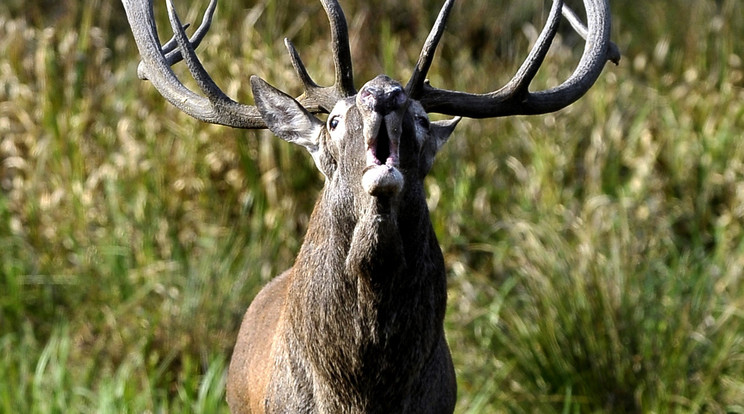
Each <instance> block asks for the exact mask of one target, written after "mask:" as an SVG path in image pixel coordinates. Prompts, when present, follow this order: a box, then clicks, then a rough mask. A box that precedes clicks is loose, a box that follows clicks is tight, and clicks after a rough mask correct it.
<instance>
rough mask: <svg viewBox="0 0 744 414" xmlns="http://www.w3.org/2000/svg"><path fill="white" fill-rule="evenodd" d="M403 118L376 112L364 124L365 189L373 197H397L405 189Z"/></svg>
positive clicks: (363, 183) (397, 115) (394, 113)
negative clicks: (400, 163)
mask: <svg viewBox="0 0 744 414" xmlns="http://www.w3.org/2000/svg"><path fill="white" fill-rule="evenodd" d="M401 126H402V116H401V115H399V114H397V113H396V112H391V113H389V114H387V115H384V116H383V115H381V114H380V113H377V112H372V113H371V114H369V115H368V116H367V119H365V122H364V131H363V134H364V141H365V143H366V146H367V148H366V149H367V155H366V160H367V165H366V167H365V169H364V175H363V176H362V187H364V190H365V191H367V193H369V194H370V195H372V196H375V197H379V196H393V195H396V194H398V193H399V192H400V190H401V189H402V188H403V174H401V173H400V171H399V170H398V161H399V158H398V157H399V148H400V134H401V129H402V128H401Z"/></svg>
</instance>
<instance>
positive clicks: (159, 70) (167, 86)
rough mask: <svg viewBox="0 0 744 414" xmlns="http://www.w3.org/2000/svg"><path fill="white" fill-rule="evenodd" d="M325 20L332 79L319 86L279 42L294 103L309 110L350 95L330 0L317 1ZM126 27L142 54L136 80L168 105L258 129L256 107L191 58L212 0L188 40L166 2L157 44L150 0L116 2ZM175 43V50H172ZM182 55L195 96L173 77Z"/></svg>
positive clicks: (338, 14) (348, 70) (343, 36)
mask: <svg viewBox="0 0 744 414" xmlns="http://www.w3.org/2000/svg"><path fill="white" fill-rule="evenodd" d="M321 1H322V3H323V7H324V9H325V10H326V12H327V14H328V19H329V21H330V23H331V41H332V47H333V55H334V65H335V67H336V83H335V84H334V85H333V86H331V87H320V86H318V85H317V84H316V83H315V82H313V81H312V79H311V78H310V76H309V75H308V74H307V71H306V70H305V67H304V65H303V64H302V61H301V60H300V58H299V55H298V54H297V51H296V50H295V48H294V46H292V44H291V43H290V42H289V41H287V40H285V43H286V44H287V48H288V49H289V53H290V56H291V58H292V64H293V66H294V68H295V70H296V71H297V74H298V76H299V77H300V80H301V81H302V82H303V85H304V87H305V93H303V94H302V96H300V97H299V98H298V101H299V102H300V103H301V104H302V105H303V106H305V107H306V108H307V109H308V110H309V111H310V112H314V113H319V112H330V110H331V109H332V108H333V105H334V104H335V103H336V101H338V99H340V98H342V97H346V96H351V95H353V94H355V93H356V91H355V89H354V86H353V83H354V82H353V75H352V65H351V52H350V48H349V35H348V29H347V26H346V20H345V17H344V14H343V11H341V7H340V6H339V4H338V2H337V1H336V0H321ZM122 4H123V5H124V10H125V11H126V13H127V19H128V20H129V26H130V27H131V29H132V34H133V35H134V40H135V42H136V43H137V48H138V49H139V51H140V56H142V61H141V62H140V65H139V66H138V68H137V73H138V75H139V77H140V78H141V79H149V80H150V81H151V82H152V84H153V86H155V89H157V90H158V92H160V94H161V95H163V97H164V98H165V99H167V100H168V101H169V102H170V103H171V104H173V105H174V106H176V107H177V108H179V109H180V110H182V111H183V112H185V113H187V114H188V115H190V116H192V117H194V118H196V119H199V120H201V121H205V122H210V123H214V124H221V125H227V126H231V127H234V128H247V129H263V128H266V124H265V123H264V121H263V120H262V119H261V116H260V114H259V112H258V109H257V108H256V107H255V106H253V105H245V104H241V103H239V102H236V101H234V100H232V99H230V98H229V97H228V96H227V95H225V93H224V92H222V90H221V89H220V88H219V87H218V86H217V85H216V84H215V83H214V81H213V80H212V78H211V77H210V76H209V74H208V73H207V71H206V70H205V69H204V66H203V65H202V64H201V62H200V61H199V58H198V57H197V56H196V53H195V52H194V49H195V48H196V47H197V46H198V45H199V43H200V42H201V40H202V38H203V37H204V35H205V34H206V32H207V30H208V29H209V26H210V24H211V21H212V16H213V14H214V10H215V8H216V5H217V0H211V1H210V3H209V6H208V7H207V10H206V12H205V14H204V18H203V19H202V23H201V25H200V26H199V28H198V29H197V30H196V32H195V34H194V36H193V38H192V39H191V40H189V39H188V37H187V36H186V33H185V32H184V29H185V28H186V27H187V26H183V25H182V24H181V22H180V21H179V19H178V15H177V14H176V12H175V10H174V8H173V4H172V3H171V0H166V5H167V7H168V17H169V20H170V23H171V27H172V29H173V38H172V39H170V40H169V41H168V42H166V44H165V45H164V46H162V47H161V46H160V40H159V38H158V34H157V29H156V26H155V18H154V15H153V10H152V2H151V0H122ZM176 47H178V49H176ZM181 59H183V60H184V61H185V62H186V65H187V66H188V68H189V72H191V75H192V76H193V78H194V80H196V83H197V85H198V86H199V89H201V92H202V93H203V94H204V96H201V95H199V94H197V93H195V92H193V91H191V90H189V89H188V88H187V87H186V86H185V85H184V84H183V83H182V82H181V81H180V80H179V79H178V78H177V77H176V75H175V73H174V72H173V70H172V69H171V68H170V66H171V65H173V64H175V63H176V62H179V61H180V60H181Z"/></svg>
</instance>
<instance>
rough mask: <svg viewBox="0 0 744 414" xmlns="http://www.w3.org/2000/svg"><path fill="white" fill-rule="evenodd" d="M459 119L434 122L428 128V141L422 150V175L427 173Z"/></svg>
mask: <svg viewBox="0 0 744 414" xmlns="http://www.w3.org/2000/svg"><path fill="white" fill-rule="evenodd" d="M460 119H462V118H461V117H459V116H458V117H455V118H452V119H449V120H445V121H434V122H432V123H431V125H430V126H429V139H428V140H427V142H426V144H425V147H424V149H423V154H422V155H423V159H422V162H423V165H422V168H421V172H422V173H423V175H426V174H428V173H429V170H430V169H431V166H432V165H433V164H434V157H436V156H437V153H438V152H439V150H440V149H441V148H442V146H443V145H444V143H445V142H447V140H448V139H449V137H450V135H452V131H454V130H455V127H456V126H457V123H458V122H460Z"/></svg>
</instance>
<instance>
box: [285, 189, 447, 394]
mask: <svg viewBox="0 0 744 414" xmlns="http://www.w3.org/2000/svg"><path fill="white" fill-rule="evenodd" d="M409 198H413V199H420V201H419V202H415V203H414V204H405V205H406V207H407V208H406V209H405V210H401V209H399V208H395V204H387V205H380V203H376V202H370V203H369V205H367V206H365V208H363V209H362V210H361V211H362V214H360V215H359V216H358V217H355V214H353V213H351V212H352V211H354V210H353V208H351V207H350V206H348V205H346V206H342V207H344V208H342V209H338V208H329V207H331V206H329V205H325V204H324V203H336V202H338V200H333V198H331V197H321V199H320V201H319V203H318V205H316V208H315V211H314V212H313V218H312V219H311V221H310V222H311V225H310V227H309V229H308V233H307V236H306V240H305V243H304V244H303V247H302V249H301V252H300V254H299V255H298V259H297V262H296V263H295V266H294V268H293V273H294V274H293V281H292V282H291V283H292V287H290V295H291V296H293V297H292V298H291V299H290V300H289V301H288V303H289V309H288V311H289V320H290V321H291V322H290V323H291V324H292V325H293V326H292V329H291V330H290V332H291V333H290V335H291V340H290V341H291V342H292V343H293V344H294V345H293V347H297V350H298V351H300V352H302V353H303V354H304V355H305V357H306V358H307V360H308V361H309V362H310V363H311V365H312V366H313V367H314V368H313V370H314V372H316V374H317V375H319V377H320V378H325V379H326V380H328V381H329V382H330V383H333V385H332V387H333V388H335V389H349V390H357V391H359V390H366V391H364V392H367V393H368V396H369V395H370V394H369V393H373V394H374V393H375V392H377V391H374V390H378V389H381V388H386V389H390V388H391V387H392V388H395V387H399V388H400V390H401V391H403V390H405V388H406V386H407V384H392V385H391V384H388V383H386V381H387V380H390V381H393V382H395V381H397V380H396V379H394V378H407V376H406V375H401V374H402V373H403V372H404V371H406V370H410V371H416V370H418V369H420V367H421V366H423V363H424V362H423V361H424V360H425V359H427V358H428V357H429V355H431V350H433V348H434V346H435V343H436V341H437V340H438V338H439V337H440V336H441V334H442V331H441V330H442V320H443V317H444V308H445V302H446V282H445V279H444V262H443V259H442V255H441V251H440V250H439V246H438V244H437V242H436V239H435V237H434V233H433V230H432V228H431V222H430V220H429V214H428V210H427V207H426V204H425V201H424V199H423V197H418V196H416V197H411V195H409V194H406V193H405V192H404V194H401V199H400V200H399V201H398V203H399V205H404V203H410V202H411V201H412V200H409ZM335 207H339V206H335ZM319 344H333V346H321V345H319ZM387 371H391V372H388V373H387V380H379V378H385V377H386V375H385V373H386V372H387ZM396 372H397V373H396ZM365 378H367V379H368V378H373V379H376V380H374V381H378V380H379V381H380V382H378V383H374V384H364V381H367V380H366V379H365ZM391 378H392V379H391ZM336 381H342V382H345V383H336ZM357 381H361V382H362V383H357ZM350 392H352V391H350ZM359 392H360V393H361V392H362V391H359Z"/></svg>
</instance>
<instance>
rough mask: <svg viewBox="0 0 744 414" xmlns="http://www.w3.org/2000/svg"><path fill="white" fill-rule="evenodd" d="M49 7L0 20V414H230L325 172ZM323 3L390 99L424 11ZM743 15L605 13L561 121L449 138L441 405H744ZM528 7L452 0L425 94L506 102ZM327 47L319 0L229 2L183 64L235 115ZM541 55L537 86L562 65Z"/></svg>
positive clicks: (98, 21)
mask: <svg viewBox="0 0 744 414" xmlns="http://www.w3.org/2000/svg"><path fill="white" fill-rule="evenodd" d="M53 3H54V4H53V5H50V4H47V2H32V3H29V4H26V3H23V4H21V3H20V2H16V1H9V2H7V3H4V4H2V5H0V352H1V353H2V355H0V372H3V375H2V376H0V412H8V413H11V412H13V413H14V412H28V413H50V412H96V413H105V412H112V413H114V412H115V413H118V412H184V413H185V412H204V413H212V412H226V410H227V407H226V404H225V403H224V380H225V376H224V374H225V369H226V365H227V362H228V361H229V355H230V351H231V349H232V345H233V341H234V337H235V334H236V329H237V327H238V325H239V323H240V319H241V317H242V313H243V312H244V310H245V308H246V307H247V305H248V303H249V302H250V299H251V298H252V296H253V295H254V294H255V293H256V292H257V291H258V289H260V287H261V286H262V285H263V284H264V283H265V282H266V281H268V280H269V279H270V278H271V277H273V276H274V275H276V274H278V273H279V272H280V271H281V270H283V269H285V268H286V267H288V266H290V265H291V263H292V258H293V257H294V254H295V252H296V251H297V249H298V247H299V245H300V243H301V238H302V235H303V232H304V228H305V227H306V225H307V220H308V217H309V213H310V211H311V208H312V205H313V201H314V198H315V196H316V194H317V192H318V190H319V188H320V186H321V185H322V182H321V177H320V176H319V174H318V173H317V172H316V171H315V170H314V167H313V163H312V160H310V158H309V157H307V156H306V154H304V153H303V151H301V150H298V149H295V148H293V147H292V146H290V145H287V144H285V143H283V142H280V140H277V139H275V138H274V137H272V136H271V134H269V133H266V132H246V131H240V130H233V129H227V128H221V127H217V126H212V125H203V124H200V123H199V122H197V121H194V120H192V119H190V118H188V116H186V115H184V114H181V113H179V112H178V110H176V109H175V108H173V107H171V106H170V105H169V104H167V103H166V102H165V101H164V100H163V99H162V98H161V97H160V96H159V95H158V94H157V92H155V91H154V90H153V88H152V87H151V85H149V84H148V83H147V82H142V81H139V80H138V79H137V78H136V73H135V68H136V64H137V55H136V50H135V48H134V44H133V41H132V40H131V35H130V34H129V32H128V29H127V27H126V23H125V19H124V16H123V10H122V8H121V6H120V5H119V4H118V2H104V1H101V2H94V3H92V4H90V7H84V6H83V4H82V3H81V4H80V5H78V4H76V3H74V2H53ZM342 3H343V5H344V7H345V11H346V14H347V17H348V18H349V26H350V29H351V32H352V53H353V55H354V57H355V72H356V75H357V78H356V79H357V82H358V83H359V82H362V81H364V80H366V79H369V78H371V77H372V76H374V75H376V74H378V73H379V72H386V73H388V74H389V75H391V76H394V77H397V78H400V79H402V80H405V79H406V78H407V76H408V75H409V73H410V68H411V67H412V64H413V63H414V62H415V59H416V57H417V55H418V52H419V50H418V48H419V47H420V45H421V43H422V42H423V39H424V37H425V36H426V31H427V30H428V26H429V25H430V23H431V22H432V21H433V20H434V17H435V14H436V11H437V7H438V6H439V4H438V2H433V1H424V0H417V1H413V2H407V3H406V2H393V1H384V2H380V3H379V4H378V3H375V4H368V3H365V2H354V1H348V2H342ZM86 4H88V3H86ZM205 4H206V2H205ZM205 4H202V3H198V2H194V3H192V4H191V5H187V4H183V5H182V4H177V8H178V9H179V12H180V13H181V14H182V15H183V16H184V20H185V21H197V20H198V19H199V13H200V12H201V10H202V9H203V7H204V6H205ZM736 5H738V3H737V2H736V1H735V0H724V1H719V2H713V1H703V0H698V1H693V2H685V1H682V0H675V1H672V2H671V3H670V2H668V1H664V2H662V1H652V2H647V3H645V6H644V7H643V8H631V7H627V6H626V5H623V4H620V3H617V4H613V6H615V10H614V21H613V23H614V29H615V30H614V35H613V37H614V38H615V40H616V41H617V43H618V44H619V45H620V47H621V49H622V50H623V53H624V56H623V60H622V63H621V65H620V66H618V67H614V66H610V67H608V68H607V69H606V70H605V72H604V73H603V75H602V76H601V77H600V80H599V81H598V82H597V84H596V85H595V87H594V88H593V89H592V90H591V91H590V92H589V93H588V94H587V95H586V96H585V97H584V98H582V100H580V101H579V102H577V103H576V104H574V105H572V106H571V107H570V108H567V109H566V110H563V111H561V112H559V113H556V114H549V115H544V116H539V117H533V118H531V117H519V118H514V119H500V120H481V121H476V120H465V121H463V122H462V123H461V124H460V126H459V127H458V130H457V131H456V132H455V136H454V137H453V138H452V140H451V141H450V142H449V143H448V145H447V146H446V147H445V149H444V150H443V152H442V154H441V156H440V158H439V160H438V162H437V163H436V164H435V167H434V171H432V174H431V175H432V176H431V177H430V178H429V179H428V181H427V189H428V193H429V204H430V206H431V207H432V209H433V213H432V219H433V221H434V226H435V229H436V231H437V234H438V236H439V238H440V241H441V244H442V248H443V251H444V254H445V257H446V261H447V266H448V273H449V275H450V307H449V310H448V316H447V321H446V328H447V334H448V338H449V341H450V344H451V347H452V349H453V356H454V359H455V364H456V367H457V371H458V379H459V402H458V412H463V413H481V412H486V413H488V412H503V411H507V412H517V413H518V412H627V411H631V412H639V411H643V412H659V413H664V412H722V413H724V412H726V413H733V412H744V403H742V401H744V374H742V373H744V311H743V309H744V281H743V279H742V276H743V275H742V272H744V271H743V270H742V269H744V233H743V231H744V229H743V228H742V223H744V141H742V140H741V135H742V131H744V125H743V124H744V90H743V87H744V63H743V62H742V56H744V49H743V44H742V43H741V42H739V41H737V39H738V38H739V34H740V33H742V31H743V30H744V14H742V13H740V11H739V10H738V9H737V7H735V6H736ZM157 7H158V9H157V11H158V13H157V15H158V18H159V19H160V20H161V22H163V23H164V22H165V19H164V15H163V12H164V7H163V5H161V4H158V5H157ZM576 8H580V7H576ZM545 13H546V5H544V4H542V3H539V2H538V3H535V5H531V4H529V3H525V2H513V3H512V4H508V5H507V4H501V3H497V2H493V1H491V0H469V1H468V2H462V4H460V5H458V6H457V7H456V10H455V12H454V13H453V20H452V22H451V23H450V24H449V26H448V31H447V34H446V35H445V38H444V44H443V45H442V48H441V51H440V56H439V57H438V59H437V60H436V61H435V65H434V67H433V68H432V72H431V74H430V77H431V80H432V83H433V84H434V85H436V86H441V87H447V88H452V89H461V90H467V91H486V90H491V89H495V88H497V87H499V86H500V85H501V84H503V82H505V81H506V80H507V79H508V78H509V77H510V76H511V74H512V73H513V71H514V70H515V68H516V67H517V65H518V64H519V60H520V59H521V58H522V57H523V56H524V55H525V53H526V50H527V47H528V42H529V41H530V40H531V37H530V36H533V33H534V30H532V28H531V26H530V24H540V21H541V18H544V17H545ZM680 22H688V23H685V26H686V27H685V28H686V30H679V25H680ZM688 29H689V30H688ZM327 32H328V29H327V21H326V18H325V16H324V14H323V12H322V9H321V7H320V4H319V3H318V4H316V3H314V2H312V1H307V2H306V5H303V6H302V7H299V8H298V7H296V5H295V3H294V2H293V3H292V6H290V2H284V1H274V2H255V3H254V2H249V3H245V4H242V3H238V2H223V3H222V4H220V6H219V10H218V13H217V16H216V20H215V22H214V24H213V28H212V34H211V35H210V36H208V37H207V40H206V41H205V42H204V44H203V45H202V48H201V52H200V53H201V56H202V57H203V58H204V60H205V61H206V62H207V68H208V69H209V70H210V72H211V73H212V74H213V76H214V78H215V79H216V81H217V82H218V84H219V85H220V86H222V87H223V88H224V90H225V91H227V93H228V94H229V95H231V96H233V97H236V98H238V99H240V100H242V101H246V102H250V100H251V97H250V93H249V88H248V87H247V86H246V84H247V83H246V81H247V79H248V76H249V75H251V74H259V75H261V76H263V77H265V78H267V79H268V80H269V81H271V82H272V83H274V84H276V85H278V86H281V87H282V88H283V89H285V90H288V91H290V92H292V93H297V92H299V91H298V87H299V82H298V81H297V80H296V79H295V78H294V74H293V72H292V70H291V65H290V64H289V60H288V59H287V56H286V52H285V50H284V47H283V44H282V41H283V38H284V37H285V36H289V37H291V38H292V40H293V42H294V43H295V44H296V45H297V46H298V48H299V50H300V52H301V53H302V55H303V59H304V60H305V61H306V63H307V64H308V66H309V69H310V71H311V74H312V75H313V76H314V77H315V78H316V80H318V82H320V83H329V82H330V81H331V76H330V74H329V72H330V70H329V69H330V68H331V65H330V61H329V60H328V59H327V58H326V57H327V52H326V50H327V47H328V43H327V35H328V33H327ZM162 36H163V37H167V36H168V33H167V31H166V30H163V31H162ZM558 40H559V42H560V43H559V44H557V45H555V47H554V48H553V50H552V51H551V54H550V56H549V59H548V61H547V62H546V65H545V67H544V68H543V70H542V71H541V74H540V75H539V76H538V78H537V79H536V84H537V85H536V86H537V87H543V86H545V85H552V84H554V83H555V82H557V81H558V80H559V79H561V78H562V77H565V76H567V75H568V74H569V73H570V70H571V68H572V67H571V65H572V64H575V62H576V60H577V57H578V53H580V52H579V51H580V47H581V45H582V44H581V42H579V41H578V39H577V38H576V36H574V35H572V34H571V33H570V32H569V31H568V30H564V31H562V32H561V35H560V36H559V39H558ZM176 70H177V72H178V73H179V74H184V73H185V72H184V69H183V68H182V67H178V68H176Z"/></svg>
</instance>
